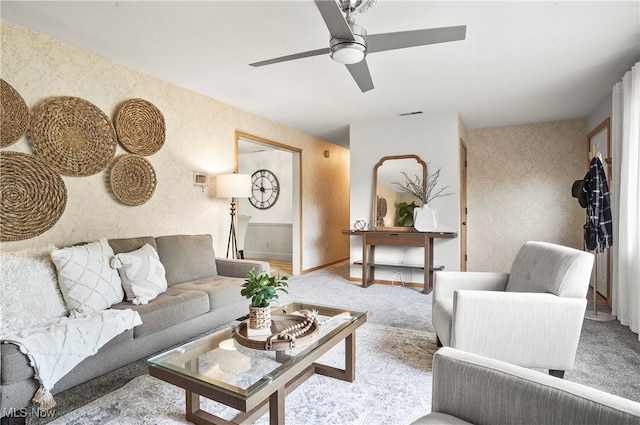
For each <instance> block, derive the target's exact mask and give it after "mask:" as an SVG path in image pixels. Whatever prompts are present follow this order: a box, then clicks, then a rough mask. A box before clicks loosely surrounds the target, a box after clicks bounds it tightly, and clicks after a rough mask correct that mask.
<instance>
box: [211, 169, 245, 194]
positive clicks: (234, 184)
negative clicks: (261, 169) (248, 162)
mask: <svg viewBox="0 0 640 425" xmlns="http://www.w3.org/2000/svg"><path fill="white" fill-rule="evenodd" d="M216 194H217V197H218V198H248V197H249V196H251V176H250V175H249V174H220V175H219V176H218V177H216Z"/></svg>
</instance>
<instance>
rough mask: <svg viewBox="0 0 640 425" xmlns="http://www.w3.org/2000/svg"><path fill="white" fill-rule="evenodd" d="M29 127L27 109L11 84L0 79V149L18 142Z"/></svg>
mask: <svg viewBox="0 0 640 425" xmlns="http://www.w3.org/2000/svg"><path fill="white" fill-rule="evenodd" d="M28 127H29V107H28V106H27V103H26V102H25V101H24V99H23V98H22V96H20V93H18V92H17V91H16V89H14V88H13V87H12V86H11V84H9V83H7V82H6V81H5V80H2V79H0V148H6V147H7V146H10V145H12V144H14V143H15V142H17V141H18V140H20V138H21V137H22V135H23V134H24V132H25V131H27V128H28Z"/></svg>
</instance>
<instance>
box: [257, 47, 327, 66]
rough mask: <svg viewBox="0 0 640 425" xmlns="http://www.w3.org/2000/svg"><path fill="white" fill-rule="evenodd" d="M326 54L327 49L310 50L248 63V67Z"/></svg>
mask: <svg viewBox="0 0 640 425" xmlns="http://www.w3.org/2000/svg"><path fill="white" fill-rule="evenodd" d="M326 54H329V49H328V48H324V49H316V50H310V51H308V52H302V53H295V54H293V55H287V56H281V57H279V58H274V59H268V60H265V61H261V62H254V63H250V64H249V65H251V66H254V67H258V66H265V65H271V64H274V63H279V62H286V61H292V60H295V59H302V58H308V57H311V56H320V55H326Z"/></svg>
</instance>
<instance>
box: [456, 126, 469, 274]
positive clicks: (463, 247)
mask: <svg viewBox="0 0 640 425" xmlns="http://www.w3.org/2000/svg"><path fill="white" fill-rule="evenodd" d="M467 164H468V163H467V144H466V143H465V141H464V139H463V138H462V137H461V138H460V234H459V235H458V237H459V238H460V271H463V272H466V271H467V261H468V256H467V223H468V222H467V217H468V214H467V211H468V210H467V180H468V178H469V177H468V174H467V173H468V170H469V168H468V166H467Z"/></svg>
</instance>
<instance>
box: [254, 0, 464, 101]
mask: <svg viewBox="0 0 640 425" xmlns="http://www.w3.org/2000/svg"><path fill="white" fill-rule="evenodd" d="M315 3H316V6H317V7H318V10H319V11H320V14H321V15H322V18H323V19H324V22H325V24H326V25H327V28H328V29H329V34H330V35H331V41H330V45H329V47H328V48H323V49H316V50H310V51H307V52H302V53H296V54H293V55H287V56H281V57H279V58H274V59H269V60H265V61H261V62H255V63H252V64H250V65H251V66H254V67H258V66H264V65H271V64H274V63H279V62H286V61H290V60H294V59H301V58H306V57H310V56H319V55H324V54H327V53H329V55H330V56H331V58H332V59H333V60H335V61H336V62H339V63H342V64H344V65H346V67H347V69H348V70H349V72H350V73H351V76H352V77H353V79H354V80H355V81H356V83H357V84H358V86H359V87H360V90H361V91H362V92H363V93H364V92H366V91H369V90H371V89H373V80H372V79H371V74H370V73H369V67H368V66H367V61H366V59H365V56H366V55H367V54H369V53H376V52H383V51H385V50H395V49H403V48H405V47H415V46H424V45H427V44H436V43H446V42H448V41H457V40H464V38H465V33H466V31H467V27H466V26H465V25H461V26H456V27H443V28H429V29H423V30H414V31H401V32H390V33H384V34H371V35H370V34H367V31H366V30H365V29H364V28H363V27H361V26H359V25H356V23H355V20H354V15H355V14H357V13H362V12H364V11H366V10H368V9H370V8H371V7H373V5H374V4H375V3H376V0H315Z"/></svg>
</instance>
